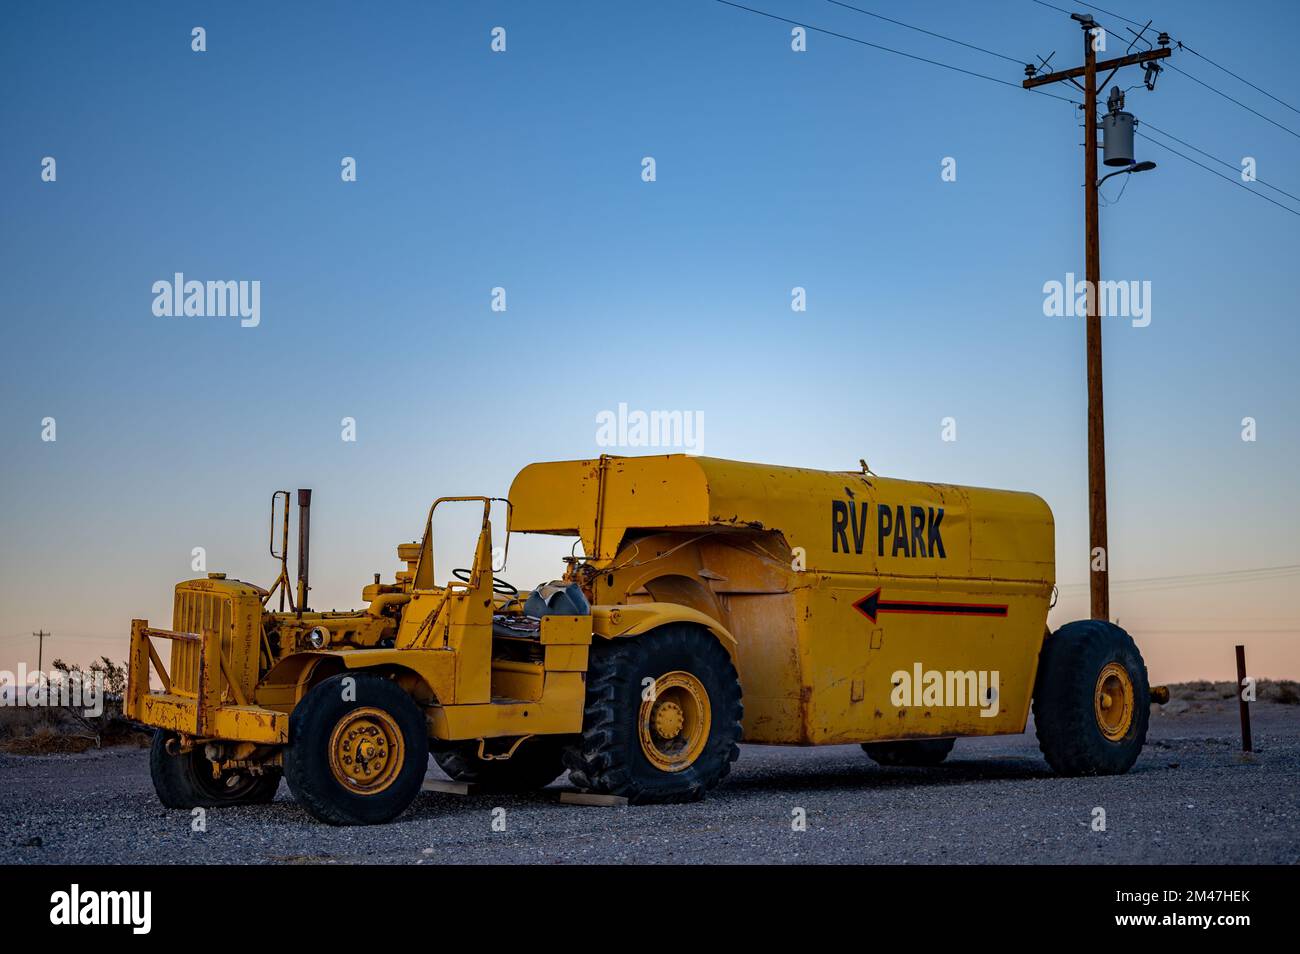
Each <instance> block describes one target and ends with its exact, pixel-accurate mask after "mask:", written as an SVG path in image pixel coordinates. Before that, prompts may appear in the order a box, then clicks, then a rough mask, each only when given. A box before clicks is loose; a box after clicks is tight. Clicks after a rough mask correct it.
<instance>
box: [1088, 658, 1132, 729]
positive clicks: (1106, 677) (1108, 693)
mask: <svg viewBox="0 0 1300 954" xmlns="http://www.w3.org/2000/svg"><path fill="white" fill-rule="evenodd" d="M1092 707H1093V713H1094V714H1095V715H1096V717H1097V728H1099V729H1101V734H1102V735H1104V736H1105V737H1106V738H1108V739H1110V741H1112V742H1118V741H1119V740H1120V739H1122V738H1124V736H1125V735H1127V734H1128V730H1129V726H1131V725H1132V724H1133V680H1132V678H1131V677H1130V676H1129V674H1128V670H1127V669H1125V668H1124V667H1123V666H1121V665H1120V664H1119V663H1115V662H1112V663H1107V664H1106V665H1105V666H1104V667H1103V668H1102V670H1101V673H1100V674H1099V675H1098V676H1097V688H1096V690H1095V691H1094V692H1093V696H1092Z"/></svg>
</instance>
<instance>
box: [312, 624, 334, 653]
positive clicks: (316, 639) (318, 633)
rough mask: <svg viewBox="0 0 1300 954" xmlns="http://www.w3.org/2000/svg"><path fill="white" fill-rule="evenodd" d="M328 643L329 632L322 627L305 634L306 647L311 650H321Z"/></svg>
mask: <svg viewBox="0 0 1300 954" xmlns="http://www.w3.org/2000/svg"><path fill="white" fill-rule="evenodd" d="M329 641H330V631H329V630H328V629H326V628H325V627H324V626H317V627H316V628H315V629H313V630H312V631H311V632H310V633H308V634H307V645H308V646H310V647H311V648H312V649H322V648H324V646H325V644H326V643H328V642H329Z"/></svg>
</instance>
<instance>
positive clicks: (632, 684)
mask: <svg viewBox="0 0 1300 954" xmlns="http://www.w3.org/2000/svg"><path fill="white" fill-rule="evenodd" d="M678 671H680V672H686V673H689V674H690V675H692V676H693V677H695V679H697V680H698V681H699V682H700V683H701V684H702V686H703V689H704V692H705V693H706V694H707V696H708V703H709V709H710V720H709V730H708V734H707V737H706V739H705V742H704V746H703V749H702V750H701V751H700V752H699V754H698V756H697V757H696V758H695V760H694V761H693V762H692V763H690V764H689V765H688V766H687V767H685V768H682V769H680V770H677V771H667V770H664V769H662V768H659V767H658V766H656V765H655V764H654V763H653V762H651V761H650V759H649V758H648V757H647V756H646V754H645V752H644V751H643V750H642V746H641V741H640V710H641V704H642V698H641V694H642V687H643V682H642V680H644V679H646V678H650V679H659V677H661V676H663V675H665V674H667V673H672V672H678ZM743 715H744V707H743V705H742V704H741V692H740V679H739V678H738V677H737V675H736V668H735V666H733V665H732V663H731V657H730V656H729V655H728V654H727V651H726V650H725V649H723V648H722V646H721V645H720V644H719V643H718V641H717V640H716V639H714V638H713V636H712V635H711V634H710V633H709V632H708V631H707V630H705V629H703V628H701V627H699V626H693V625H690V624H685V623H674V624H670V625H667V626H661V627H659V628H657V629H654V630H651V631H650V632H648V633H643V634H641V635H640V636H632V637H625V638H618V639H612V640H608V641H606V640H602V639H597V640H596V641H594V642H593V643H592V646H591V655H590V664H589V666H588V670H587V704H586V709H585V712H584V716H583V730H582V734H581V736H579V738H578V739H577V741H576V742H575V743H574V744H573V745H571V746H570V747H569V748H568V749H567V750H566V752H565V763H566V764H567V765H568V767H569V769H570V772H571V775H570V778H571V779H572V780H573V782H574V784H575V785H578V786H579V787H581V788H587V789H589V790H591V791H593V792H597V793H600V794H607V795H621V796H623V797H624V798H626V799H627V800H628V801H629V802H630V803H631V804H634V805H641V804H651V803H667V802H689V801H695V800H696V799H699V798H702V797H703V796H704V793H705V792H706V791H708V790H709V789H711V788H713V787H714V786H716V785H717V784H718V782H720V781H721V780H722V779H723V778H725V777H726V776H727V773H728V772H730V771H731V763H732V762H734V761H735V760H736V758H737V757H738V756H739V755H740V746H739V744H738V743H739V742H740V733H741V725H740V723H741V719H742V717H743Z"/></svg>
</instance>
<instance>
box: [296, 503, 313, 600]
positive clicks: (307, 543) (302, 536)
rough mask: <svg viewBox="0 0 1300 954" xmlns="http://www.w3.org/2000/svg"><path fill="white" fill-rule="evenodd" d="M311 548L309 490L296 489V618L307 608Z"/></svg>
mask: <svg viewBox="0 0 1300 954" xmlns="http://www.w3.org/2000/svg"><path fill="white" fill-rule="evenodd" d="M310 550H311V491H310V490H303V489H301V488H299V490H298V618H299V619H301V618H302V612H303V610H305V609H306V608H307V594H308V593H310V592H311V587H310V586H308V585H307V564H308V555H309V551H310Z"/></svg>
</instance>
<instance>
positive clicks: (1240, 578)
mask: <svg viewBox="0 0 1300 954" xmlns="http://www.w3.org/2000/svg"><path fill="white" fill-rule="evenodd" d="M1297 573H1300V563H1286V564H1282V565H1280V566H1261V567H1253V568H1251V569H1246V570H1216V571H1212V572H1206V573H1182V574H1178V575H1176V576H1148V577H1141V578H1137V579H1132V580H1115V581H1114V582H1113V583H1112V584H1111V585H1112V586H1133V587H1145V586H1151V585H1168V586H1172V585H1178V586H1213V585H1217V584H1229V583H1253V582H1256V581H1259V580H1272V579H1277V578H1279V577H1285V576H1294V575H1296V574H1297ZM1087 586H1088V584H1087V583H1062V584H1061V585H1060V586H1059V587H1057V588H1058V589H1059V590H1061V591H1062V592H1064V591H1066V590H1073V589H1085V588H1086V587H1087Z"/></svg>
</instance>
